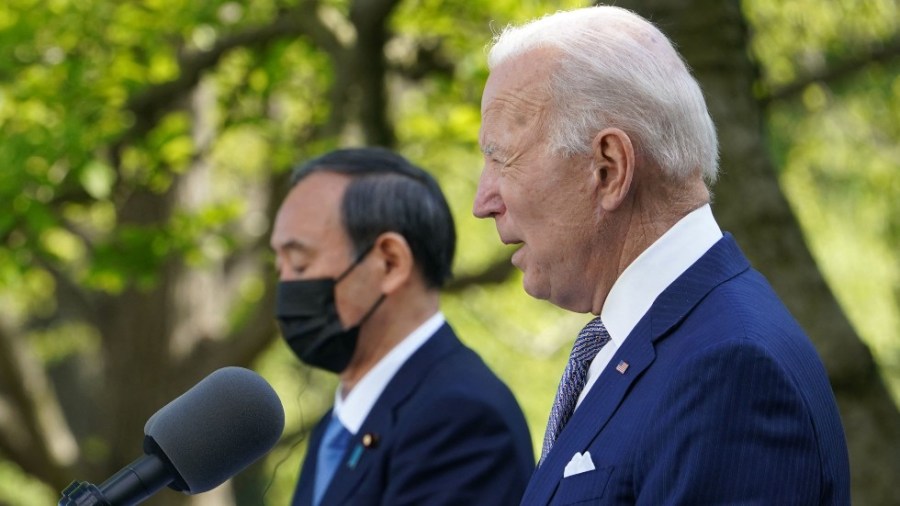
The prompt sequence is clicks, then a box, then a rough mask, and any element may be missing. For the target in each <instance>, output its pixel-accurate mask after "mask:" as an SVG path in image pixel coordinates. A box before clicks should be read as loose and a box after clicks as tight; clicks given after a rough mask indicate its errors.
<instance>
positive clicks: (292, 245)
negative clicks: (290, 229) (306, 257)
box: [275, 239, 309, 251]
mask: <svg viewBox="0 0 900 506" xmlns="http://www.w3.org/2000/svg"><path fill="white" fill-rule="evenodd" d="M275 247H276V249H289V250H298V251H307V250H309V246H308V245H306V244H305V243H303V241H299V240H297V239H288V240H286V241H284V242H282V243H280V244H276V245H275Z"/></svg>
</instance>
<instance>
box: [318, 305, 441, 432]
mask: <svg viewBox="0 0 900 506" xmlns="http://www.w3.org/2000/svg"><path fill="white" fill-rule="evenodd" d="M445 321H446V320H445V319H444V315H443V313H441V312H440V311H438V312H437V313H435V314H434V315H433V316H432V317H431V318H429V319H428V320H426V321H425V323H423V324H422V325H419V327H418V328H417V329H416V330H414V331H412V333H411V334H410V335H408V336H406V338H405V339H403V340H402V341H400V342H399V343H398V344H397V346H394V349H392V350H391V351H389V352H388V354H387V355H385V356H384V357H382V359H381V360H379V361H378V363H377V364H375V367H373V368H372V369H370V370H369V372H367V373H366V375H365V376H363V377H362V379H361V380H359V382H358V383H357V384H356V386H354V387H353V390H351V391H350V393H349V394H348V395H347V397H346V398H344V397H343V396H342V395H341V386H340V385H338V388H337V392H335V393H334V414H335V415H336V416H337V417H338V418H339V419H340V420H341V424H343V425H344V427H345V428H346V429H347V430H348V431H350V433H351V434H356V433H357V432H359V428H360V427H362V424H363V422H364V421H365V420H366V417H367V416H369V412H370V411H372V406H374V405H375V401H377V400H378V398H379V397H380V396H381V392H383V391H384V389H385V387H387V385H388V383H390V382H391V379H393V378H394V375H395V374H397V371H399V370H400V367H402V366H403V364H405V363H406V361H407V360H408V359H409V357H411V356H412V354H413V353H415V352H416V350H418V349H419V348H420V347H421V346H422V345H423V344H425V342H426V341H428V339H430V338H431V336H433V335H434V333H435V332H437V330H438V329H439V328H441V325H443V324H444V322H445Z"/></svg>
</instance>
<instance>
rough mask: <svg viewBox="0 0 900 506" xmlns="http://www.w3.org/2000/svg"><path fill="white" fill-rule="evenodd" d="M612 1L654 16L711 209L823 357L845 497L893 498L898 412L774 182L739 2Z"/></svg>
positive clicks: (898, 496)
mask: <svg viewBox="0 0 900 506" xmlns="http://www.w3.org/2000/svg"><path fill="white" fill-rule="evenodd" d="M618 5H620V6H622V7H626V8H629V9H633V10H635V11H636V12H638V13H640V14H641V15H643V16H644V17H647V18H648V19H651V20H653V22H654V23H656V24H657V26H659V27H660V28H661V29H662V30H663V31H664V32H665V33H666V34H667V35H669V36H670V37H671V38H672V39H673V41H674V42H675V44H676V45H677V47H678V49H679V51H680V52H681V54H682V55H683V56H684V58H685V59H686V60H687V61H688V63H689V65H690V66H691V67H692V69H693V72H694V75H695V76H696V77H697V79H698V80H699V81H700V84H701V86H702V87H703V90H704V93H705V95H706V98H707V103H708V104H709V108H710V112H711V114H712V116H713V119H714V120H715V123H716V126H717V129H718V132H719V140H720V145H721V147H720V151H721V164H720V166H721V173H720V179H719V182H718V183H717V184H716V185H715V186H714V188H713V189H714V192H715V199H714V203H713V209H714V212H715V214H716V216H717V218H718V220H719V222H720V224H721V225H722V227H723V229H726V230H729V231H731V232H733V233H734V235H735V237H736V239H737V240H738V242H739V243H740V244H741V246H742V248H744V250H745V251H746V253H747V255H748V256H749V257H750V259H751V261H752V262H753V264H754V266H755V267H756V268H757V269H759V270H760V271H762V272H763V274H765V275H766V277H767V278H769V280H770V282H771V283H772V285H773V286H774V287H775V290H776V291H777V292H778V294H779V295H780V296H781V297H782V298H783V299H784V300H785V303H786V304H787V306H788V307H789V308H790V310H791V312H792V313H793V314H794V316H795V317H796V318H797V319H798V320H799V321H800V323H801V325H802V326H803V327H804V328H805V329H806V331H807V332H808V334H809V336H810V338H811V339H812V340H813V342H814V343H815V345H816V348H817V349H818V351H819V353H820V354H821V356H822V359H823V361H824V362H825V366H826V368H827V369H828V374H829V377H830V380H831V383H832V386H833V388H834V391H835V396H836V397H837V401H838V405H839V408H840V410H841V416H842V419H843V423H844V430H845V431H846V433H847V440H848V445H849V448H850V464H851V470H852V494H853V504H860V505H869V504H871V505H876V504H877V505H880V504H897V503H898V501H900V493H898V492H897V491H896V487H895V486H894V483H893V482H894V480H895V479H896V477H897V476H900V413H898V411H897V407H896V406H895V405H894V403H893V401H892V400H891V398H890V395H889V394H888V392H887V389H886V388H885V385H884V382H883V381H882V379H881V377H880V376H879V375H878V372H877V371H878V368H877V366H876V365H875V362H874V360H873V358H872V355H871V353H870V352H869V350H868V348H867V347H866V346H865V345H864V344H863V343H862V342H861V341H860V339H859V337H858V336H857V334H856V332H855V331H854V330H853V327H852V326H851V325H850V322H849V321H848V320H847V317H846V316H845V315H844V313H843V311H842V310H841V308H840V306H839V305H838V303H837V301H836V300H835V298H834V296H833V295H832V293H831V291H830V290H829V288H828V286H827V284H826V283H825V280H824V279H823V277H822V274H821V273H820V272H819V270H818V269H817V267H816V264H815V261H814V260H813V258H812V256H811V255H810V252H809V250H808V248H807V246H806V243H805V241H804V239H803V233H802V232H801V230H800V227H799V225H798V223H797V220H796V219H795V217H794V215H793V213H792V212H791V208H790V206H789V205H788V202H787V200H786V199H785V197H784V194H783V193H782V191H781V188H780V187H779V183H778V179H777V175H776V172H775V168H774V166H773V163H772V160H771V159H770V157H769V154H768V151H767V146H766V143H765V140H764V137H763V129H764V123H763V111H762V107H761V105H760V103H759V101H758V100H756V99H755V98H754V96H753V92H752V87H753V83H754V82H755V81H756V79H757V77H758V76H757V71H756V67H755V65H754V64H753V62H751V61H750V58H749V57H748V56H747V55H748V47H747V43H748V34H747V30H746V25H745V20H744V17H743V14H742V12H741V9H740V4H739V2H738V1H735V0H732V1H725V2H723V1H721V0H631V1H621V2H618Z"/></svg>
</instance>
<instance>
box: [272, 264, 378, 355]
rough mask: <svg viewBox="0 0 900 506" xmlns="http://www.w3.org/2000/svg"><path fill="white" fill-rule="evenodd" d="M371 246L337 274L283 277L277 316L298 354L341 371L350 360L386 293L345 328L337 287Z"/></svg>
mask: <svg viewBox="0 0 900 506" xmlns="http://www.w3.org/2000/svg"><path fill="white" fill-rule="evenodd" d="M368 252H369V250H368V249H367V250H366V251H364V252H363V253H362V254H361V255H360V256H359V257H358V258H357V259H356V261H354V262H353V263H352V264H351V265H350V267H348V268H347V270H345V271H344V272H343V273H342V274H341V275H340V276H338V277H337V278H334V279H332V278H321V279H303V280H297V281H281V282H279V283H278V291H277V294H276V299H275V316H276V318H277V319H278V323H279V326H280V327H281V334H282V335H283V336H284V339H285V340H286V341H287V343H288V346H290V347H291V350H293V351H294V354H295V355H297V357H298V358H299V359H300V360H302V361H303V362H305V363H306V364H309V365H311V366H313V367H318V368H321V369H325V370H327V371H331V372H334V373H340V372H341V371H343V370H344V369H346V368H347V365H348V364H350V359H351V358H353V352H354V351H355V350H356V341H357V338H358V337H359V328H360V326H362V324H363V323H365V321H366V320H367V319H368V318H369V316H371V315H372V313H374V312H375V310H376V309H378V306H379V305H380V304H381V301H383V300H384V297H385V296H384V294H382V295H381V297H379V298H378V300H377V301H375V304H373V305H372V307H371V308H370V309H369V310H368V311H367V312H366V314H365V315H363V317H362V319H361V320H360V321H359V323H357V324H356V325H354V326H352V327H350V328H347V329H345V328H343V326H342V325H341V318H340V316H338V312H337V306H336V305H335V302H334V287H335V285H337V283H338V282H340V281H341V280H342V279H344V277H346V276H347V274H349V273H350V271H352V270H353V269H354V268H355V267H356V266H357V265H359V263H360V262H362V260H363V258H365V257H366V255H367V254H368Z"/></svg>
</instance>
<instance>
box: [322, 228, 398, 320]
mask: <svg viewBox="0 0 900 506" xmlns="http://www.w3.org/2000/svg"><path fill="white" fill-rule="evenodd" d="M374 248H375V243H374V242H373V243H372V244H369V245H368V246H366V248H365V249H363V250H362V251H361V252H360V253H359V255H357V256H356V259H355V260H353V263H352V264H350V267H347V269H346V270H345V271H344V272H343V273H341V275H340V276H338V277H337V278H335V279H334V284H335V285H337V284H338V283H339V282H340V281H341V280H342V279H344V278H345V277H347V275H348V274H350V272H351V271H352V270H353V269H355V268H356V266H357V265H359V264H361V263H362V261H363V259H364V258H366V255H368V254H369V253H370V252H371V251H372V250H373V249H374ZM386 297H387V295H386V294H383V293H382V294H381V296H380V297H378V300H377V301H375V304H372V307H370V308H369V310H368V311H366V314H364V315H363V317H362V318H360V320H359V322H358V323H357V324H356V325H353V326H352V327H362V324H363V323H366V320H368V319H369V317H370V316H372V313H374V312H375V310H377V309H378V306H380V305H381V303H382V302H384V299H385V298H386ZM352 327H349V328H352ZM344 330H346V329H344Z"/></svg>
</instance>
